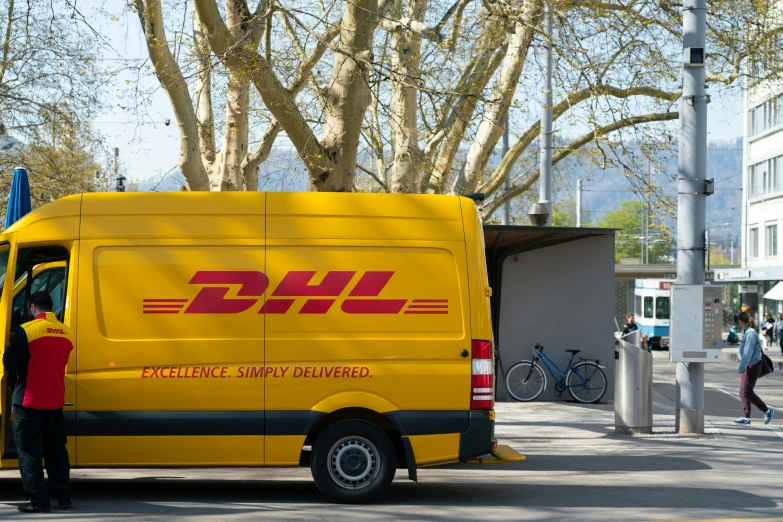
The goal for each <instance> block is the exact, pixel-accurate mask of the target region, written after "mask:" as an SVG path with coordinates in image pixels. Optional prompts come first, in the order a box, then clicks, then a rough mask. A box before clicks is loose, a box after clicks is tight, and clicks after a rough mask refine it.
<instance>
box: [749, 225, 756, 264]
mask: <svg viewBox="0 0 783 522" xmlns="http://www.w3.org/2000/svg"><path fill="white" fill-rule="evenodd" d="M748 256H749V257H750V258H751V259H758V258H759V229H758V227H756V228H751V229H750V230H749V231H748Z"/></svg>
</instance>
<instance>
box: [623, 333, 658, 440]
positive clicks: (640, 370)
mask: <svg viewBox="0 0 783 522" xmlns="http://www.w3.org/2000/svg"><path fill="white" fill-rule="evenodd" d="M641 341H642V339H641V333H640V332H638V331H636V332H631V333H630V334H628V335H625V336H622V337H620V338H618V339H617V340H616V345H615V354H614V356H615V359H616V361H615V365H614V383H615V385H614V386H615V388H614V426H615V432H617V433H626V434H628V433H652V425H653V410H652V404H653V400H652V353H651V352H649V351H648V350H645V349H644V348H642V347H641V344H642V343H641Z"/></svg>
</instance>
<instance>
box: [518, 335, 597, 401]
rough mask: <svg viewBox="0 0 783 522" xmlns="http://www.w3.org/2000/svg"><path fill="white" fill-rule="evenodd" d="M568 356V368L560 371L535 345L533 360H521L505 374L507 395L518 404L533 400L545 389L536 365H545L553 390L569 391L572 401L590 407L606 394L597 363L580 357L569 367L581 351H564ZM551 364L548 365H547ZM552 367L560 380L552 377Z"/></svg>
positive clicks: (539, 347)
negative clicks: (569, 355)
mask: <svg viewBox="0 0 783 522" xmlns="http://www.w3.org/2000/svg"><path fill="white" fill-rule="evenodd" d="M566 352H568V353H570V354H571V359H570V360H569V361H568V366H566V369H565V370H561V369H560V367H559V366H558V365H557V364H555V362H554V361H553V360H552V359H550V358H549V357H548V356H547V355H546V354H545V353H544V347H543V346H541V345H540V344H536V347H535V348H533V360H532V361H520V362H518V363H516V364H515V365H514V366H512V367H511V368H510V369H509V370H508V373H507V374H506V389H507V390H508V394H509V395H511V396H512V397H513V398H514V399H516V400H518V401H523V402H528V401H534V400H536V399H537V398H538V397H539V395H541V394H542V393H543V392H544V390H545V389H546V375H545V374H544V371H543V370H542V369H541V366H540V365H539V364H538V361H539V360H540V361H541V362H543V363H544V366H545V367H546V369H547V370H548V371H549V374H550V375H551V376H552V379H554V381H555V382H556V383H557V384H555V389H556V390H557V391H558V392H560V393H562V392H563V391H565V390H568V393H570V394H571V397H573V398H574V400H575V401H577V402H581V403H584V404H592V403H595V402H598V401H600V400H601V398H602V397H603V396H604V393H606V374H605V373H604V371H603V370H602V369H601V366H600V365H599V364H598V361H589V360H585V359H582V358H581V357H580V358H579V360H580V362H578V363H576V364H572V363H573V361H574V357H576V354H578V353H579V352H581V350H566ZM550 365H551V366H550ZM552 367H554V368H555V369H556V370H557V371H558V372H559V373H560V378H558V377H556V376H555V372H554V370H553V369H552Z"/></svg>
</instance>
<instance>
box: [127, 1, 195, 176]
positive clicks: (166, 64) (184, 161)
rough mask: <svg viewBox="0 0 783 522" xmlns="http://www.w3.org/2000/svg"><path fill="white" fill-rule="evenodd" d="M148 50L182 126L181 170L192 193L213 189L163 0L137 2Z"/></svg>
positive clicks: (180, 130)
mask: <svg viewBox="0 0 783 522" xmlns="http://www.w3.org/2000/svg"><path fill="white" fill-rule="evenodd" d="M134 5H135V7H136V9H137V11H138V15H139V19H140V21H141V25H142V29H143V31H144V35H145V37H146V43H147V51H148V52H149V55H150V59H151V61H152V63H153V64H154V66H155V73H156V74H157V76H158V80H159V81H160V83H161V85H162V86H163V89H164V90H165V91H166V94H168V95H169V99H170V100H171V105H172V107H173V108H174V116H175V117H176V119H177V123H178V124H179V134H180V148H179V167H180V170H181V171H182V175H183V176H184V177H185V180H186V181H187V182H188V187H189V188H190V190H209V178H208V177H207V171H206V169H205V168H204V163H203V161H202V160H201V150H200V144H199V142H200V140H199V135H198V120H197V119H196V113H195V111H194V110H193V102H192V100H191V98H190V93H189V92H188V86H187V84H186V83H185V79H184V78H183V77H182V71H181V70H180V68H179V65H178V64H177V62H175V61H174V58H173V57H172V55H171V50H170V49H169V44H168V42H167V41H166V33H165V30H164V25H163V15H162V13H161V6H160V1H159V0H134Z"/></svg>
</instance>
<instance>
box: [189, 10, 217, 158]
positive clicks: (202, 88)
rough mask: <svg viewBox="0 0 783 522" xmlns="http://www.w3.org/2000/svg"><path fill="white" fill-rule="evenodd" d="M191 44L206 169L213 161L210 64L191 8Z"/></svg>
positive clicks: (194, 11) (213, 125) (201, 142)
mask: <svg viewBox="0 0 783 522" xmlns="http://www.w3.org/2000/svg"><path fill="white" fill-rule="evenodd" d="M193 44H194V47H195V54H196V60H197V61H196V67H197V68H198V69H197V72H196V89H195V92H194V94H195V96H196V121H197V123H198V136H199V144H200V150H201V158H202V159H203V160H204V163H205V166H206V168H207V170H208V171H212V169H213V166H214V163H215V155H216V153H215V114H214V112H213V111H212V64H211V61H210V52H209V42H207V38H206V36H205V35H204V26H203V25H202V24H201V20H200V19H199V17H198V13H196V10H195V9H194V10H193Z"/></svg>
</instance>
